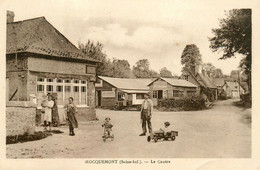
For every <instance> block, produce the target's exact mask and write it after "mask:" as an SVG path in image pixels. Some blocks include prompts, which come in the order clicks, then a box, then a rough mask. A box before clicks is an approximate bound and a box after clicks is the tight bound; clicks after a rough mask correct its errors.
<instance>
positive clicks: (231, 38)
mask: <svg viewBox="0 0 260 170" xmlns="http://www.w3.org/2000/svg"><path fill="white" fill-rule="evenodd" d="M251 14H252V11H251V9H233V10H230V11H228V12H226V18H223V19H220V23H219V26H220V28H216V29H212V32H213V34H214V35H215V36H214V37H212V38H209V41H210V48H211V50H212V51H213V52H216V51H223V56H222V57H221V58H220V59H227V58H231V57H233V56H235V54H242V55H244V58H243V59H242V60H241V62H240V68H242V70H243V71H244V73H245V74H246V75H247V76H248V80H247V82H248V86H249V92H250V93H251V62H252V61H251V58H252V43H251V40H252V23H251Z"/></svg>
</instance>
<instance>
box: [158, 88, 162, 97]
mask: <svg viewBox="0 0 260 170" xmlns="http://www.w3.org/2000/svg"><path fill="white" fill-rule="evenodd" d="M162 98H163V91H162V90H158V99H162Z"/></svg>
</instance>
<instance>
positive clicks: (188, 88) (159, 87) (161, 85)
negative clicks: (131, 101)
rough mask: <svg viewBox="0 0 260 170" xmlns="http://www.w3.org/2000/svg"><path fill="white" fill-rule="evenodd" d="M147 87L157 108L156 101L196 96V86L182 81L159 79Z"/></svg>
mask: <svg viewBox="0 0 260 170" xmlns="http://www.w3.org/2000/svg"><path fill="white" fill-rule="evenodd" d="M148 86H149V91H150V97H151V98H152V101H153V103H154V106H157V101H158V99H163V98H181V97H186V96H191V95H195V94H197V86H196V85H195V84H193V83H191V82H189V81H187V80H183V79H174V78H161V77H159V78H157V79H155V80H154V81H152V82H151V83H150V84H149V85H148Z"/></svg>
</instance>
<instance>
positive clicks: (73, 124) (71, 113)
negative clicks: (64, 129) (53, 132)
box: [65, 97, 78, 136]
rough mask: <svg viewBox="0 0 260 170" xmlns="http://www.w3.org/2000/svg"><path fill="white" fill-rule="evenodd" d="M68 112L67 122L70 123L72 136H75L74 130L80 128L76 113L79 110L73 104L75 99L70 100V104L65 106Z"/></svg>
mask: <svg viewBox="0 0 260 170" xmlns="http://www.w3.org/2000/svg"><path fill="white" fill-rule="evenodd" d="M65 108H66V112H67V120H68V123H69V130H70V134H69V135H70V136H75V133H74V128H78V121H77V119H76V117H75V113H76V112H77V108H76V106H75V104H74V103H73V98H72V97H70V98H69V104H67V105H66V106H65Z"/></svg>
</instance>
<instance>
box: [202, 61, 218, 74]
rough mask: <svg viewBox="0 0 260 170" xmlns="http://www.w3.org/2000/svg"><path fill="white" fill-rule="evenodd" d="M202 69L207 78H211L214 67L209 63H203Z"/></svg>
mask: <svg viewBox="0 0 260 170" xmlns="http://www.w3.org/2000/svg"><path fill="white" fill-rule="evenodd" d="M202 69H203V70H205V71H206V73H207V75H208V76H209V77H212V75H213V72H214V70H216V67H215V66H213V65H212V64H211V63H203V64H202Z"/></svg>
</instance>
